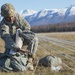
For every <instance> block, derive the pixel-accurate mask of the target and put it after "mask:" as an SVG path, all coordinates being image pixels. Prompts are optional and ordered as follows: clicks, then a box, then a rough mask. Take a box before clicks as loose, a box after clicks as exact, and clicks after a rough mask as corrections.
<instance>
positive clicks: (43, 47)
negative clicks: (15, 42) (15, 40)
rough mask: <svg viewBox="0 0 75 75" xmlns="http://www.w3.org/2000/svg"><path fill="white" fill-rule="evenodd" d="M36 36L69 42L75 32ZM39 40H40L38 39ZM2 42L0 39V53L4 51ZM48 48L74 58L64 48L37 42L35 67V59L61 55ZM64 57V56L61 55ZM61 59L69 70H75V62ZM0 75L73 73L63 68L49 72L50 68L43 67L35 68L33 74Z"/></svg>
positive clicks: (29, 74) (74, 38)
mask: <svg viewBox="0 0 75 75" xmlns="http://www.w3.org/2000/svg"><path fill="white" fill-rule="evenodd" d="M37 36H48V37H53V38H57V39H64V40H69V41H75V32H64V33H62V32H61V33H38V34H37ZM39 40H40V38H39ZM3 46H4V42H3V41H2V40H1V39H0V52H3V51H4V48H3ZM50 47H53V48H55V49H57V50H60V51H63V52H64V53H66V54H69V55H71V56H73V57H75V53H74V52H70V51H68V50H65V49H64V48H61V47H59V46H57V45H54V44H51V43H50V42H47V41H39V46H38V51H37V56H36V58H35V62H34V63H35V64H34V65H35V66H36V62H37V59H38V60H39V59H40V58H42V57H44V56H46V55H49V54H53V55H55V56H60V54H62V53H60V54H59V53H58V51H57V52H56V51H54V50H51V49H50ZM62 55H64V56H65V54H62ZM60 57H61V58H62V61H63V62H64V63H66V64H67V65H68V66H70V67H71V68H74V69H75V62H72V61H71V60H68V59H66V58H64V57H63V56H60ZM0 75H75V73H74V72H73V71H72V70H71V69H69V68H67V67H63V70H61V71H59V72H52V71H50V67H43V66H37V68H36V70H35V72H34V73H33V71H26V72H10V73H5V72H0Z"/></svg>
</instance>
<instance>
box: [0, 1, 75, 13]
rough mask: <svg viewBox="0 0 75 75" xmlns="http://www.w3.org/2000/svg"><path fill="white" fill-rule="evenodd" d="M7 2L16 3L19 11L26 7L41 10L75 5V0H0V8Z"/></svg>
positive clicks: (15, 5)
mask: <svg viewBox="0 0 75 75" xmlns="http://www.w3.org/2000/svg"><path fill="white" fill-rule="evenodd" d="M5 3H11V4H12V5H14V7H15V9H16V11H17V12H19V11H21V10H25V9H32V10H35V11H40V10H42V9H62V8H66V7H69V6H70V5H75V0H0V8H1V6H2V5H3V4H5Z"/></svg>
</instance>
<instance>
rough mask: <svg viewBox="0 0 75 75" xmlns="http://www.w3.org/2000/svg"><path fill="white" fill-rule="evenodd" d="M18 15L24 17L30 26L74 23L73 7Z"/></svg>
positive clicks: (27, 11) (74, 10) (21, 12)
mask: <svg viewBox="0 0 75 75" xmlns="http://www.w3.org/2000/svg"><path fill="white" fill-rule="evenodd" d="M19 13H20V14H22V15H23V16H24V18H25V19H26V20H27V21H28V22H29V23H30V25H31V26H35V25H36V26H37V25H48V24H56V23H62V22H63V23H64V22H74V21H75V5H70V6H69V7H66V8H62V9H43V10H41V11H35V10H24V11H20V12H19Z"/></svg>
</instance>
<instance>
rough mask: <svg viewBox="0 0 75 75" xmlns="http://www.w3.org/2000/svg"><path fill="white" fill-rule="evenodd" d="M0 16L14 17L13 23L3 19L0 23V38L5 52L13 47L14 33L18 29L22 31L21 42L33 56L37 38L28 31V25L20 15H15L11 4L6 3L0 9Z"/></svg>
mask: <svg viewBox="0 0 75 75" xmlns="http://www.w3.org/2000/svg"><path fill="white" fill-rule="evenodd" d="M1 15H2V16H3V17H4V16H11V15H14V17H15V20H14V22H13V23H9V22H7V21H6V20H5V18H3V19H2V21H1V23H0V30H1V38H2V39H3V40H4V41H5V49H6V51H5V52H9V50H10V49H12V48H13V46H14V45H15V39H14V37H15V33H16V30H17V29H18V28H20V29H21V30H22V31H23V32H22V39H23V42H26V43H27V44H28V50H30V51H31V53H32V54H34V53H35V52H36V50H37V46H38V38H37V37H36V36H35V33H33V32H31V31H30V25H29V23H28V22H27V21H26V20H25V19H24V18H23V17H22V16H21V15H19V14H18V13H15V9H14V7H13V6H12V5H11V4H7V3H6V4H4V5H3V6H2V7H1ZM7 50H8V51H7Z"/></svg>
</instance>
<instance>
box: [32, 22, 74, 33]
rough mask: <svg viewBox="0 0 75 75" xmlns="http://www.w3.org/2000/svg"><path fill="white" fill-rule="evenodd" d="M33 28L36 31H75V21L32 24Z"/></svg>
mask: <svg viewBox="0 0 75 75" xmlns="http://www.w3.org/2000/svg"><path fill="white" fill-rule="evenodd" d="M31 30H32V31H33V32H36V33H42V32H69V31H75V22H68V23H58V24H49V25H39V26H31Z"/></svg>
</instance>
